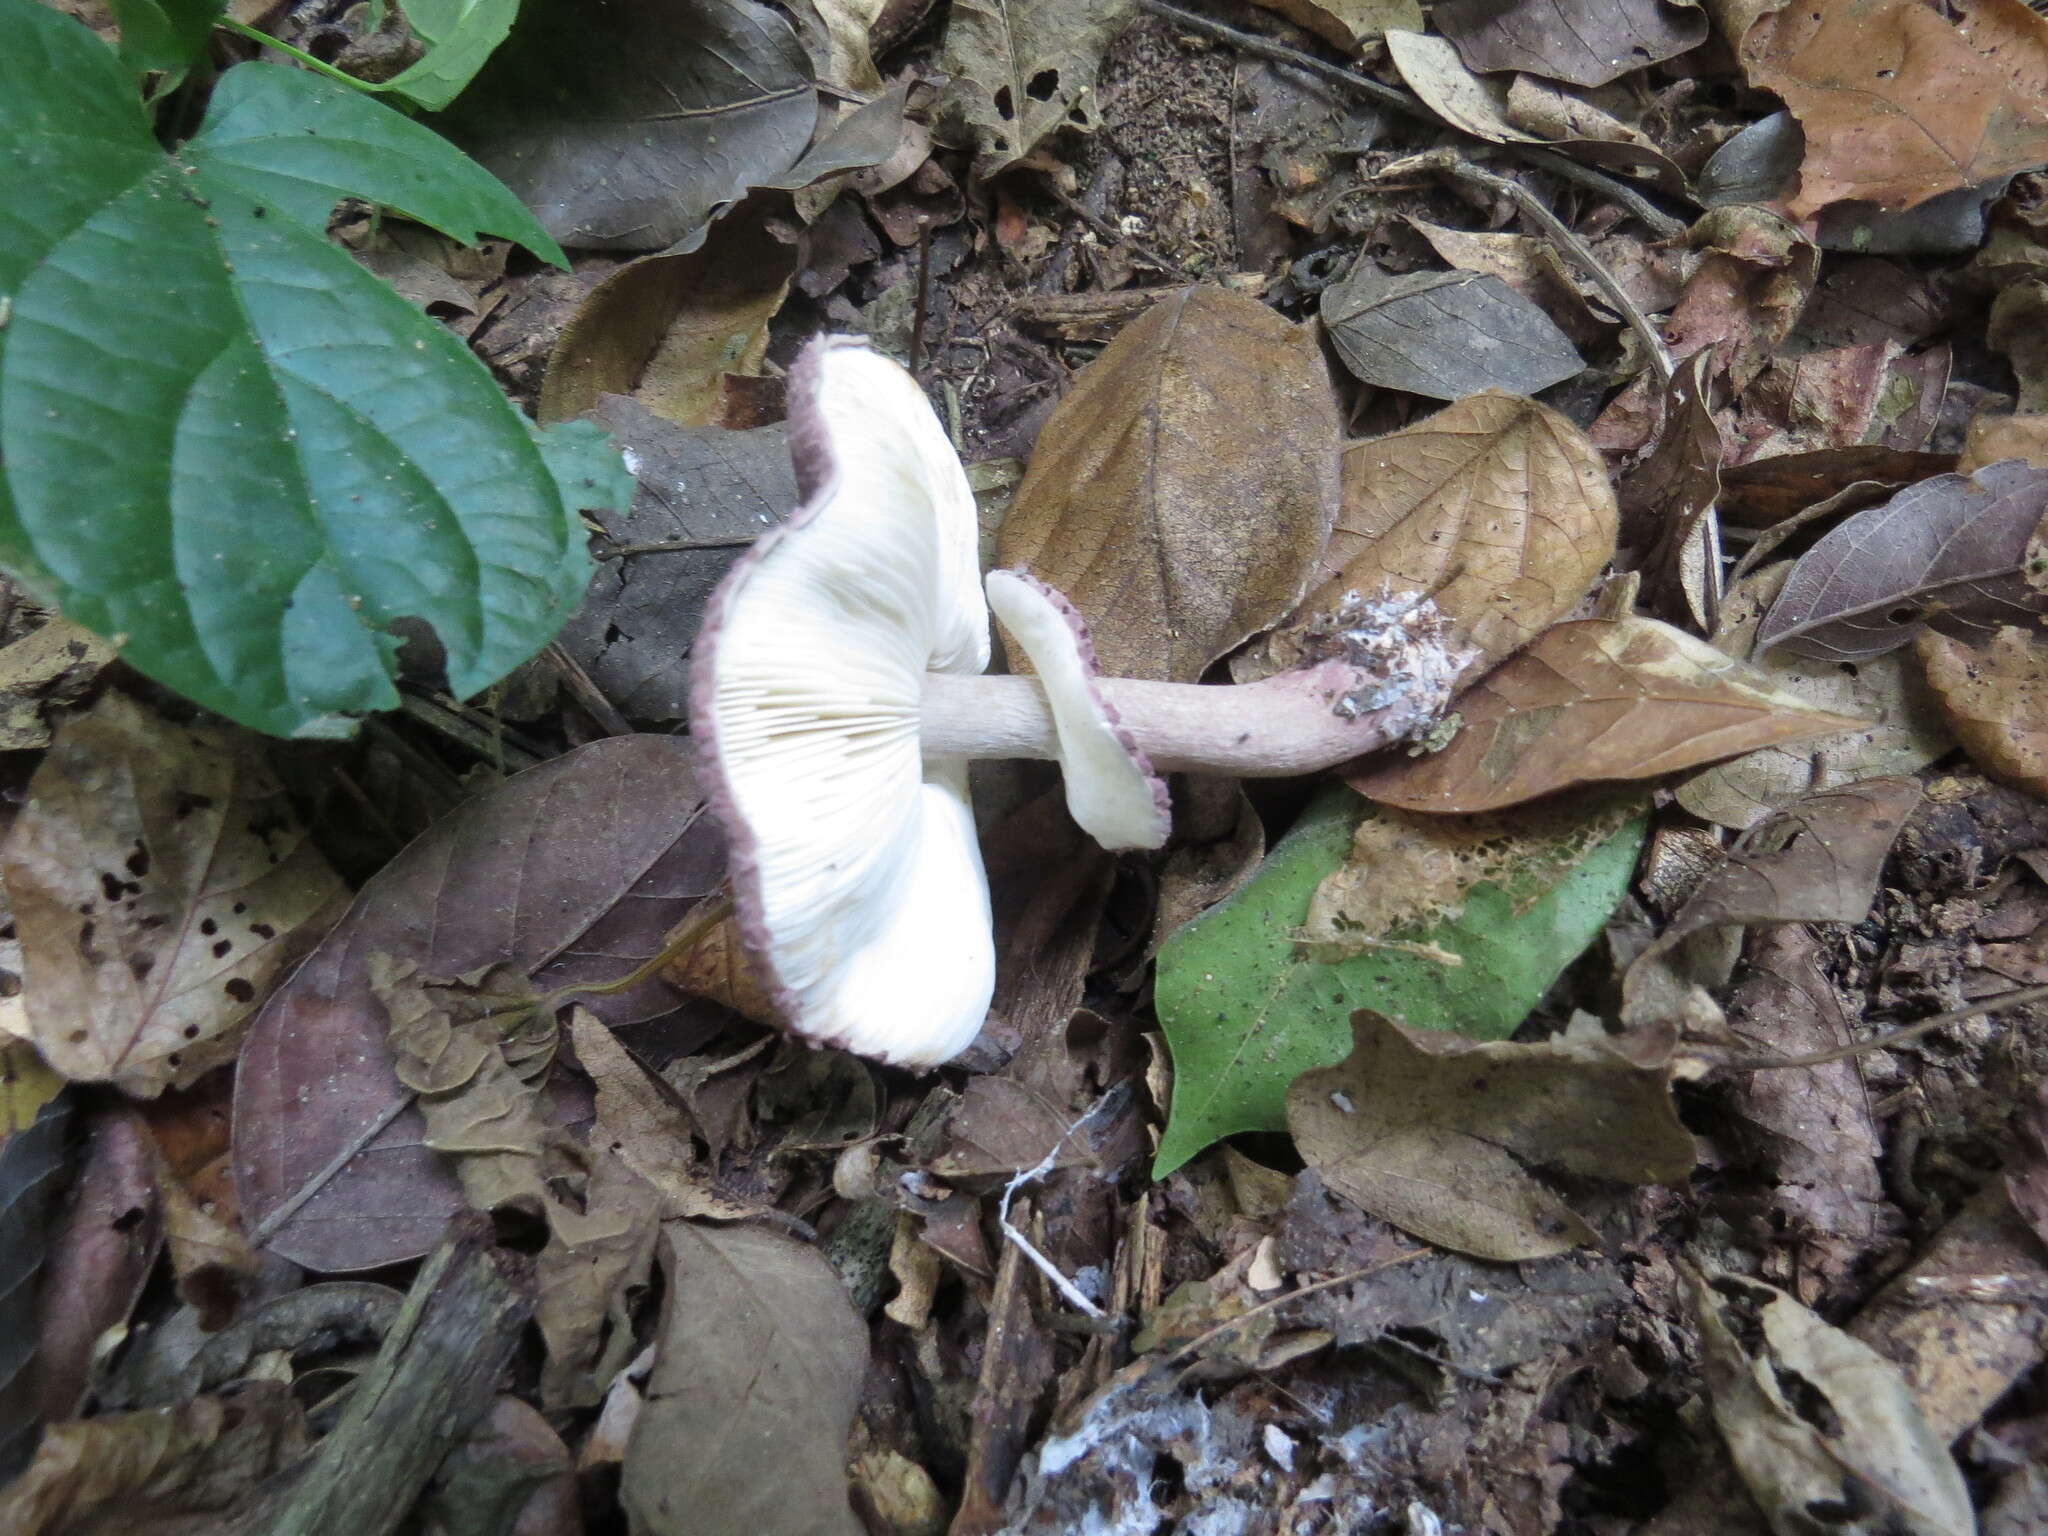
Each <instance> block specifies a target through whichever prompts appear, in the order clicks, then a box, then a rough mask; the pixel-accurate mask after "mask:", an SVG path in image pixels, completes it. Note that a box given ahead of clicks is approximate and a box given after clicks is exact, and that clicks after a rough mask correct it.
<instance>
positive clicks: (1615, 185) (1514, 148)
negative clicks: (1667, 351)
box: [1138, 0, 1686, 240]
mask: <svg viewBox="0 0 2048 1536" xmlns="http://www.w3.org/2000/svg"><path fill="white" fill-rule="evenodd" d="M1138 5H1139V6H1140V8H1142V9H1144V10H1148V11H1150V12H1152V14H1153V15H1155V16H1164V17H1165V18H1166V19H1167V20H1169V21H1171V22H1174V23H1175V24H1177V25H1179V26H1183V27H1187V28H1188V29H1189V30H1191V31H1195V32H1202V33H1206V34H1207V35H1209V36H1210V37H1214V38H1217V39H1220V40H1221V41H1223V42H1226V43H1229V44H1230V45H1231V46H1232V47H1233V48H1239V49H1242V50H1243V51H1244V52H1246V53H1255V54H1259V55H1260V56H1262V57H1264V58H1268V59H1273V60H1276V61H1278V62H1279V63H1282V64H1292V65H1293V66H1294V67H1295V68H1296V69H1305V70H1307V71H1308V72H1309V73H1310V74H1312V75H1315V76H1318V77H1319V78H1321V79H1324V80H1328V81H1330V82H1332V83H1333V84H1336V85H1341V86H1343V87H1344V88H1345V89H1346V90H1348V91H1353V92H1356V93H1357V94H1358V95H1360V96H1363V97H1365V98H1366V100H1368V101H1373V102H1377V103H1378V104H1379V105H1381V106H1383V107H1387V108H1389V109H1391V110H1393V111H1395V112H1399V113H1401V114H1402V115H1403V116H1405V117H1412V118H1414V119H1416V120H1417V121H1419V122H1425V123H1428V124H1429V125H1430V126H1432V127H1435V128H1442V129H1444V130H1445V131H1447V132H1450V133H1455V134H1457V135H1458V137H1459V138H1461V139H1467V140H1470V141H1471V142H1473V143H1477V144H1486V145H1487V146H1488V147H1489V148H1495V149H1504V150H1506V151H1508V152H1509V153H1510V154H1514V155H1520V156H1521V157H1522V158H1523V159H1524V160H1527V161H1528V162H1529V163H1530V164H1531V165H1537V166H1541V167H1542V168H1543V169H1544V170H1546V171H1549V172H1551V173H1552V174H1553V175H1556V176H1561V177H1563V178H1564V179H1565V180H1566V181H1573V182H1577V183H1578V184H1579V185H1580V186H1582V187H1586V188H1589V189H1590V190H1592V191H1594V192H1597V193H1599V194H1600V195H1601V196H1602V197H1605V198H1609V199H1611V200H1613V201H1614V202H1617V203H1619V204H1621V206H1622V207H1624V208H1626V209H1627V210H1628V211H1629V212H1630V213H1632V214H1634V215H1635V216H1636V217H1637V218H1638V219H1640V220H1642V221H1643V223H1645V224H1647V225H1648V226H1649V227H1650V229H1651V231H1652V232H1653V233H1655V234H1656V236H1657V238H1658V239H1660V240H1675V239H1677V238H1678V237H1679V236H1680V235H1682V234H1684V233H1685V228H1686V226H1685V224H1684V222H1683V221H1682V220H1679V219H1674V218H1673V217H1672V216H1671V215H1670V214H1668V213H1666V212H1665V211H1664V210H1663V209H1661V208H1659V207H1658V206H1657V205H1656V204H1655V203H1653V202H1651V201H1650V200H1649V199H1648V198H1646V197H1644V196H1643V194H1642V193H1640V192H1638V191H1637V190H1636V189H1635V188H1634V187H1631V186H1629V185H1628V184H1627V183H1626V182H1623V181H1617V180H1616V179H1615V178H1614V177H1612V176H1609V175H1606V174H1604V173H1603V172H1600V171H1597V170H1594V169H1593V168H1592V167H1591V166H1588V165H1581V164H1579V163H1578V161H1576V160H1573V159H1571V158H1569V157H1568V156H1565V155H1561V154H1559V153H1558V152H1557V151H1556V150H1554V149H1550V148H1548V147H1546V146H1545V145H1542V144H1516V143H1508V144H1498V145H1496V144H1493V143H1492V142H1491V141H1490V140H1487V139H1482V138H1480V137H1479V136H1478V135H1477V134H1472V133H1467V132H1466V131H1465V130H1464V129H1462V128H1460V127H1458V126H1457V125H1456V124H1453V123H1446V122H1445V121H1444V120H1443V119H1442V118H1440V117H1438V116H1437V115H1436V114H1435V113H1434V112H1432V111H1430V109H1429V107H1428V105H1427V103H1425V102H1424V101H1423V100H1422V98H1421V97H1419V96H1415V95H1412V94H1410V93H1409V92H1407V91H1404V90H1401V89H1399V88H1397V87H1395V86H1391V85H1382V84H1381V83H1380V82H1379V81H1377V80H1373V79H1370V78H1368V77H1367V76H1365V75H1361V74H1358V73H1357V72H1356V71H1354V70H1349V69H1344V68H1342V67H1340V66H1338V65H1335V64H1330V63H1326V62H1325V61H1323V60H1322V59H1319V58H1317V57H1316V56H1315V55H1314V54H1312V53H1303V52H1302V51H1301V50H1300V49H1299V48H1289V47H1288V46H1287V45H1286V44H1284V43H1276V42H1273V41H1271V40H1270V39H1268V38H1263V37H1260V36H1259V35H1258V34H1257V33H1256V32H1240V31H1239V30H1238V29H1237V28H1236V27H1227V26H1225V25H1224V24H1223V23H1222V22H1220V21H1211V20H1210V19H1209V18H1208V17H1206V16H1198V15H1196V14H1195V13H1194V12H1193V11H1184V10H1182V9H1181V8H1180V7H1179V6H1177V5H1169V4H1167V0H1138Z"/></svg>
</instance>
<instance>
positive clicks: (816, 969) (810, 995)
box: [690, 336, 995, 1066]
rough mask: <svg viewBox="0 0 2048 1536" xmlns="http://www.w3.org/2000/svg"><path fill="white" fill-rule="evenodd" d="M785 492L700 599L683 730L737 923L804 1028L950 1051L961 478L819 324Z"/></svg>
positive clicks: (863, 1043) (965, 539)
mask: <svg viewBox="0 0 2048 1536" xmlns="http://www.w3.org/2000/svg"><path fill="white" fill-rule="evenodd" d="M789 386H790V387H789V419H790V451H791V455H792V457H793V458H794V460H795V464H796V474H797V486H798V489H799V491H800V493H801V494H802V496H803V501H802V503H801V505H799V506H798V508H797V509H796V511H795V512H794V513H792V514H791V516H790V518H789V519H788V521H787V522H785V523H784V524H782V525H781V526H780V527H779V528H777V529H775V530H774V531H773V532H771V533H769V534H767V535H766V536H764V537H763V538H762V539H761V540H760V541H759V542H758V543H757V544H756V545H755V546H754V547H753V549H752V550H750V551H749V552H748V553H747V555H746V556H745V557H744V558H743V559H741V560H740V561H739V562H737V563H736V564H735V565H734V566H733V568H732V570H731V571H730V572H729V573H728V574H727V576H726V578H725V580H724V581H723V582H722V583H721V584H720V586H719V589H718V591H717V593H716V594H715V595H714V597H713V598H712V601H711V603H710V605H709V607H708V608H707V610H706V614H705V619H704V626H703V630H702V632H701V633H700V636H699V638H698V641H697V647H696V652H695V656H694V658H693V662H694V665H693V671H692V679H691V701H690V722H691V732H692V735H693V736H694V737H695V739H696V742H697V745H698V752H699V757H700V759H701V763H702V768H701V774H700V777H701V779H702V781H703V783H704V785H705V788H706V791H707V793H708V794H709V796H710V798H711V804H712V808H713V809H714V811H716V812H717V814H718V815H719V816H720V818H721V819H722V820H723V821H724V822H725V825H726V828H727V831H728V833H729V835H730V837H731V842H732V852H731V877H732V888H733V905H734V911H735V916H736V919H737V922H738V925H739V931H740V937H741V939H742V941H743V942H744V943H745V944H746V946H747V949H748V951H749V953H750V955H751V958H752V959H753V961H754V963H755V964H756V965H757V966H758V967H759V968H760V970H761V972H762V979H763V981H764V982H765V984H766V986H767V988H768V992H769V995H770V997H771V999H772V1000H773V1002H774V1004H775V1006H776V1008H777V1010H778V1011H779V1012H780V1013H781V1014H782V1016H783V1018H784V1019H785V1020H786V1021H787V1023H788V1024H789V1026H790V1027H791V1028H792V1029H794V1030H795V1031H796V1032H797V1033H799V1034H802V1035H805V1036H808V1037H809V1038H811V1039H813V1040H817V1041H820V1042H822V1043H825V1044H830V1045H836V1046H841V1047H843V1048H845V1049H847V1050H850V1051H857V1052H859V1053H861V1054H862V1055H866V1056H873V1057H876V1058H878V1059H880V1060H883V1061H888V1062H894V1063H897V1064H899V1065H905V1066H930V1065H935V1064H937V1063H939V1062H942V1061H945V1060H947V1059H949V1058H950V1057H952V1056H955V1055H957V1054H958V1053H959V1052H960V1051H962V1050H963V1049H965V1048H966V1046H967V1045H968V1043H969V1042H970V1041H972V1040H973V1039H974V1036H975V1035H976V1033H977V1032H978V1031H979V1030H980V1028H981V1025H982V1022H983V1020H984V1018H985V1017H986V1015H987V1012H988V1004H989V998H990V996H991V994H992V992H993V990H994V986H995V943H994V938H993V934H992V931H991V926H990V917H989V899H988V881H987V877H986V875H985V874H984V873H983V870H982V864H981V850H980V847H979V845H978V843H977V842H976V840H975V830H974V817H973V812H972V808H971V807H970V805H969V802H968V795H967V770H966V765H965V764H964V763H959V762H943V763H942V762H932V763H927V762H925V761H923V758H922V753H921V749H920V745H919V734H918V725H919V704H920V699H921V695H922V690H923V682H924V676H925V673H926V672H927V671H940V672H980V671H982V670H984V669H985V668H986V667H987V665H988V656H989V633H988V609H987V606H986V604H985V603H984V601H983V599H982V593H981V584H980V581H979V579H978V569H977V560H976V545H977V528H976V519H975V509H974V497H973V493H972V492H971V491H970V490H969V489H968V485H967V478H966V475H965V474H964V473H963V471H962V470H961V468H960V461H959V458H958V456H957V455H956V454H955V453H954V451H953V447H952V445H951V443H949V442H948V441H947V439H946V434H945V431H944V430H943V429H942V428H941V427H940V425H939V422H938V419H937V417H935V416H934V415H933V414H932V410H931V406H930V404H929V403H928V402H927V401H926V399H925V397H924V393H923V391H922V390H921V389H919V388H918V385H917V382H916V380H914V379H913V378H911V376H910V375H909V374H908V373H907V372H905V371H904V370H903V369H902V368H900V367H899V366H897V365H896V364H895V363H893V362H891V361H890V360H889V359H888V358H885V357H883V356H881V355H880V354H879V353H876V352H874V351H871V350H870V349H869V348H868V346H867V345H866V343H865V342H862V341H860V340H857V339H855V338H851V337H838V336H834V337H822V338H820V339H819V340H817V341H814V342H812V343H811V344H810V345H809V346H807V347H806V348H805V349H804V352H803V355H802V356H801V357H800V358H799V359H798V362H797V364H796V367H795V368H794V369H793V370H792V371H791V374H790V380H789Z"/></svg>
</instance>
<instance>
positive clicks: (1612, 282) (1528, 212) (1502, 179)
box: [1404, 149, 1678, 384]
mask: <svg viewBox="0 0 2048 1536" xmlns="http://www.w3.org/2000/svg"><path fill="white" fill-rule="evenodd" d="M1418 163H1419V164H1421V165H1423V166H1425V167H1427V168H1428V169H1430V170H1433V171H1441V172H1443V173H1444V174H1445V175H1447V176H1456V177H1458V178H1459V179H1460V180H1463V181H1469V182H1471V183H1472V184H1473V185H1474V186H1479V187H1484V188H1485V189H1486V190H1487V191H1489V192H1495V193H1498V194H1499V195H1500V196H1502V197H1505V198H1508V199H1509V200H1510V201H1512V202H1513V203H1514V205H1515V206H1516V207H1517V208H1519V209H1520V210H1521V211H1522V216H1523V217H1524V218H1526V219H1528V220H1529V222H1530V223H1532V224H1534V225H1535V226H1536V227H1537V228H1538V229H1540V230H1542V231H1543V233H1544V235H1545V236H1546V237H1547V238H1548V239H1549V240H1550V241H1551V243H1552V244H1554V245H1556V246H1557V248H1558V249H1559V250H1561V251H1563V252H1564V254H1565V255H1567V256H1569V257H1570V258H1571V259H1572V261H1573V263H1574V264H1575V265H1576V266H1577V267H1578V268H1579V270H1580V271H1582V272H1584V273H1585V274H1586V276H1587V277H1589V278H1591V279H1592V280H1593V286H1594V287H1596V288H1598V289H1599V290H1600V292H1601V293H1602V295H1604V296H1605V298H1606V299H1607V302H1608V303H1610V304H1612V305H1613V306H1614V307H1615V309H1616V310H1618V311H1619V312H1620V314H1621V318H1622V319H1623V320H1625V321H1627V322H1628V328H1629V329H1630V330H1632V331H1634V332H1635V333H1636V335H1637V336H1639V337H1641V338H1642V342H1643V346H1644V348H1645V350H1647V351H1648V353H1649V354H1650V366H1651V367H1652V368H1654V369H1656V371H1657V382H1658V383H1660V384H1669V383H1670V382H1671V376H1672V374H1674V373H1675V372H1677V370H1678V364H1677V362H1676V361H1675V360H1674V359H1673V358H1672V356H1671V349H1670V348H1669V347H1667V346H1665V345H1664V338H1663V337H1662V336H1661V335H1659V334H1658V331H1657V327H1656V326H1654V325H1652V324H1650V317H1649V316H1648V315H1646V314H1644V313H1643V311H1642V309H1641V307H1640V306H1639V305H1638V304H1637V303H1636V301H1635V300H1634V299H1633V298H1631V297H1630V296H1629V292H1628V290H1627V289H1626V288H1624V287H1622V286H1621V281H1620V279H1618V278H1617V277H1615V275H1614V274H1613V273H1612V272H1611V271H1609V270H1608V268H1607V264H1606V263H1605V262H1603V261H1602V260H1601V259H1600V258H1599V257H1598V256H1596V255H1594V254H1593V249H1592V247H1591V246H1589V245H1587V244H1586V242H1585V241H1583V240H1581V239H1580V238H1579V237H1578V236H1577V235H1576V234H1575V233H1573V232H1572V229H1571V227H1570V226H1569V225H1567V224H1566V223H1565V222H1564V220H1562V219H1560V218H1559V217H1558V216H1557V215H1556V214H1554V213H1552V212H1551V211H1550V210H1549V209H1548V208H1546V207H1544V206H1543V199H1541V198H1540V197H1538V196H1537V195H1536V194H1535V193H1534V192H1531V191H1530V190H1529V189H1528V188H1527V187H1525V186H1523V185H1522V184H1521V183H1520V182H1519V181H1516V180H1515V179H1514V178H1513V177H1512V176H1497V175H1495V174H1494V173H1493V172H1492V171H1489V170H1484V169H1482V168H1481V167H1479V166H1476V165H1474V164H1473V163H1472V162H1471V161H1469V160H1467V159H1465V158H1464V157H1463V156H1462V155H1460V154H1459V153H1458V152H1457V151H1456V150H1452V149H1436V150H1431V151H1430V152H1429V153H1427V154H1424V155H1420V156H1417V157H1416V159H1414V160H1410V161H1406V162H1404V166H1408V165H1415V164H1418Z"/></svg>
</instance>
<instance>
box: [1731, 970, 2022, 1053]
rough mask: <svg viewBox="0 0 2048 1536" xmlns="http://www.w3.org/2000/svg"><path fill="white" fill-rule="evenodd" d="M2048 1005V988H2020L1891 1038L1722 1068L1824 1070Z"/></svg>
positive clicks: (1899, 1031)
mask: <svg viewBox="0 0 2048 1536" xmlns="http://www.w3.org/2000/svg"><path fill="white" fill-rule="evenodd" d="M2039 1002H2048V986H2040V987H2020V988H2018V989H2017V990H2015V991H2012V992H2001V993H1999V994H1998V996H1996V997H1987V998H1983V999H1981V1000H1980V1001H1978V1002H1974V1003H1971V1004H1970V1005H1969V1006H1967V1007H1964V1008H1951V1009H1950V1010H1949V1011H1948V1012H1947V1013H1937V1014H1936V1015H1935V1016H1934V1017H1933V1018H1931V1019H1922V1020H1921V1021H1920V1022H1919V1023H1918V1024H1908V1025H1907V1026H1906V1027H1905V1028H1903V1029H1894V1030H1892V1031H1890V1032H1889V1033H1887V1034H1882V1035H1873V1036H1871V1038H1870V1039H1868V1040H1857V1041H1854V1042H1852V1043H1851V1044H1849V1045H1844V1046H1838V1047H1836V1048H1835V1049H1834V1050H1831V1051H1815V1052H1814V1053H1812V1054H1811V1055H1808V1056H1741V1057H1738V1058H1736V1059H1735V1060H1734V1061H1724V1062H1721V1063H1719V1065H1720V1066H1721V1067H1722V1068H1724V1069H1725V1070H1727V1071H1730V1072H1776V1071H1780V1070H1782V1069H1784V1068H1786V1067H1824V1066H1826V1065H1827V1064H1828V1063H1829V1062H1831V1061H1841V1060H1843V1059H1845V1058H1846V1057H1850V1056H1861V1055H1863V1054H1864V1053H1865V1052H1866V1051H1888V1050H1890V1049H1891V1048H1892V1047H1893V1046H1895V1045H1904V1044H1906V1043H1907V1042H1908V1041H1910V1040H1917V1039H1919V1038H1920V1037H1921V1036H1922V1035H1925V1034H1931V1033H1933V1031H1935V1030H1937V1029H1946V1028H1947V1027H1948V1026H1949V1025H1951V1024H1960V1023H1962V1022H1963V1020H1965V1019H1974V1018H1976V1017H1978V1016H1979V1015H1980V1014H1986V1013H2002V1012H2004V1011H2005V1010H2006V1009H2007V1008H2024V1007H2025V1006H2026V1005H2027V1004H2028V1003H2039Z"/></svg>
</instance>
